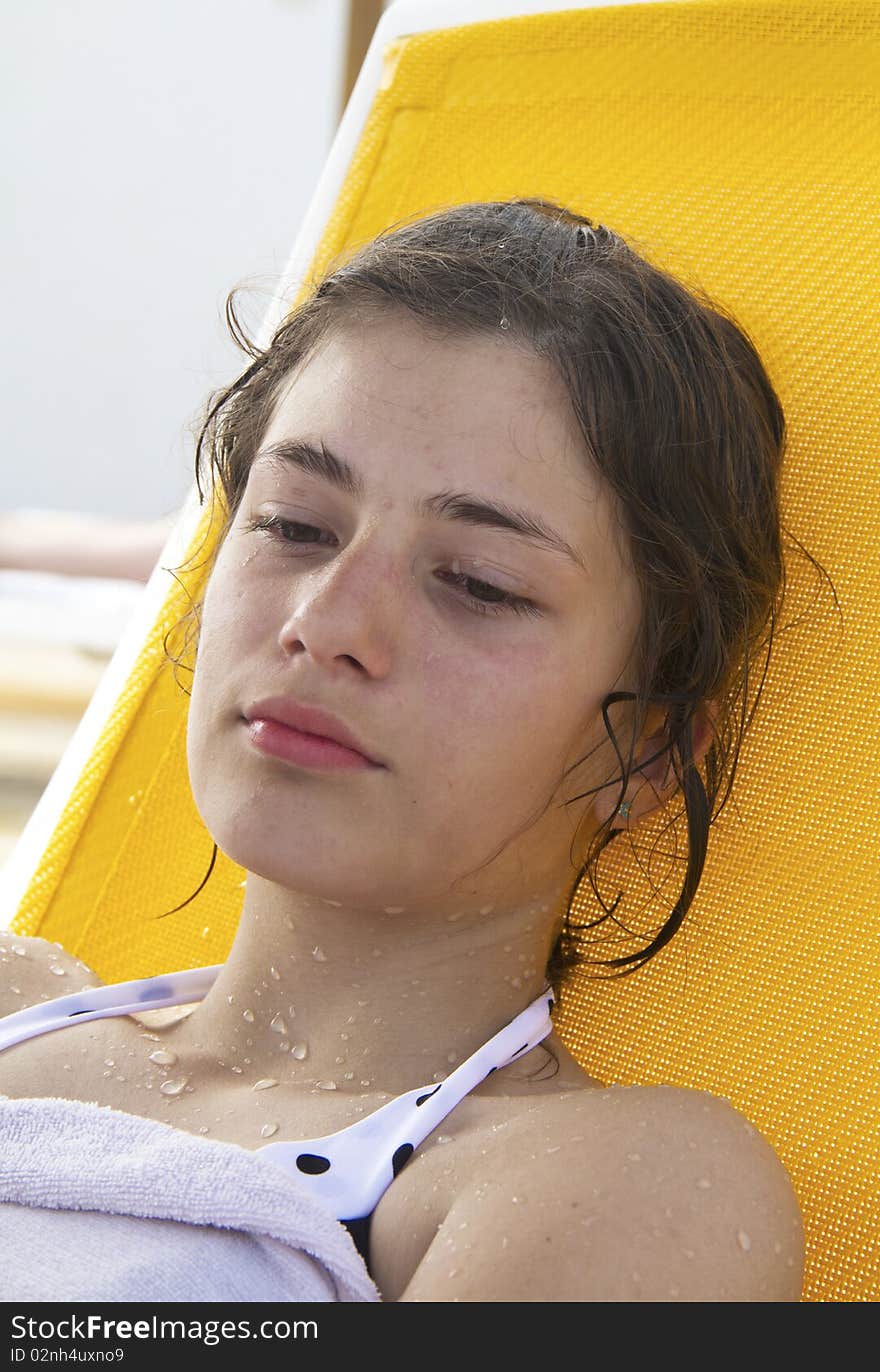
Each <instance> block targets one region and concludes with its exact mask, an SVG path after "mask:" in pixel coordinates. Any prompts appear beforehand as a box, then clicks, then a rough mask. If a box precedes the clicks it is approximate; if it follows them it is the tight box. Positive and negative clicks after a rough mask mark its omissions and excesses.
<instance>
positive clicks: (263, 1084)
mask: <svg viewBox="0 0 880 1372" xmlns="http://www.w3.org/2000/svg"><path fill="white" fill-rule="evenodd" d="M277 1085H278V1082H277V1080H276V1078H275V1077H260V1080H259V1081H255V1082H254V1084H253V1087H252V1089H253V1090H254V1091H267V1090H268V1089H269V1087H270V1086H277Z"/></svg>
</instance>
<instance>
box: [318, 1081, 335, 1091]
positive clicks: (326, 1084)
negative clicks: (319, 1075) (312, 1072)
mask: <svg viewBox="0 0 880 1372" xmlns="http://www.w3.org/2000/svg"><path fill="white" fill-rule="evenodd" d="M315 1085H316V1086H319V1087H320V1088H321V1090H322V1091H335V1090H336V1082H335V1081H316V1082H315Z"/></svg>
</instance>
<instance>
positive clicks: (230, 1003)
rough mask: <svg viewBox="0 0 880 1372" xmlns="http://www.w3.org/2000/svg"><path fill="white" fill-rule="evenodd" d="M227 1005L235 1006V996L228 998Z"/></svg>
mask: <svg viewBox="0 0 880 1372" xmlns="http://www.w3.org/2000/svg"><path fill="white" fill-rule="evenodd" d="M226 1004H227V1005H234V1004H235V996H227V997H226Z"/></svg>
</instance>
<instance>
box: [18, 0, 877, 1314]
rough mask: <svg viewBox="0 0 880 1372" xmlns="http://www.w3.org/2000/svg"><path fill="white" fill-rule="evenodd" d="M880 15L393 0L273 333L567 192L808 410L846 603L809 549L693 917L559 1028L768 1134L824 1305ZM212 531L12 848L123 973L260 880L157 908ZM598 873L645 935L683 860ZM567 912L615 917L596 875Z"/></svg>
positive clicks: (805, 424)
mask: <svg viewBox="0 0 880 1372" xmlns="http://www.w3.org/2000/svg"><path fill="white" fill-rule="evenodd" d="M530 11H532V12H530ZM450 24H452V25H454V26H453V27H449V25H450ZM878 28H880V10H878V4H877V2H876V0H682V2H681V3H668V2H667V0H655V2H654V3H642V4H630V3H626V4H617V5H612V6H605V5H603V4H594V5H579V6H572V5H566V4H565V3H557V4H556V5H555V6H554V7H553V9H552V12H540V10H539V7H538V6H537V5H535V4H528V3H519V4H514V3H511V2H510V0H508V3H507V4H503V3H501V2H500V0H498V2H497V3H495V4H490V3H485V0H484V2H483V3H479V0H468V2H467V4H466V5H464V4H460V3H457V0H444V3H442V4H438V3H433V4H432V3H416V2H415V0H413V2H411V3H397V4H395V5H393V6H392V7H391V8H390V9H389V10H387V11H386V13H385V14H384V16H383V18H382V20H381V22H380V24H379V27H378V29H377V31H376V35H375V37H374V40H373V43H372V45H371V47H370V50H369V53H368V55H367V58H366V61H365V63H364V67H363V69H362V72H361V75H360V77H359V79H358V82H357V85H356V87H355V90H354V92H353V94H352V98H351V100H350V102H349V105H348V107H347V110H346V113H345V116H344V118H343V121H342V124H341V125H340V129H339V132H338V135H337V138H336V141H335V143H334V147H333V149H332V152H331V155H330V157H329V159H328V162H327V166H326V169H325V173H324V175H323V177H322V180H321V182H320V184H319V186H318V189H317V191H316V194H315V197H314V200H313V202H312V205H311V208H310V210H309V214H308V216H307V219H306V222H305V224H304V226H303V228H302V232H301V233H300V235H299V237H298V239H297V243H296V247H295V250H294V255H293V259H292V261H291V264H290V269H289V273H288V276H287V278H286V285H285V289H284V290H283V291H282V292H281V293H280V294H279V298H278V300H277V301H276V302H275V304H274V306H273V309H272V311H271V312H270V316H269V318H268V319H267V321H266V324H265V327H264V331H263V341H267V340H268V338H269V337H270V335H271V331H272V329H273V328H274V326H275V325H276V324H277V323H278V322H279V321H280V319H281V318H282V316H283V314H284V313H285V312H286V310H287V309H288V308H289V307H290V305H291V304H292V303H294V301H295V300H296V299H299V298H300V296H301V295H302V294H303V293H304V292H305V289H306V288H307V287H306V286H304V285H303V284H302V283H303V282H304V281H306V278H307V277H308V275H309V274H310V273H311V272H315V273H320V272H321V271H322V270H323V269H324V268H325V267H326V266H327V265H328V264H329V263H330V261H331V260H332V259H333V257H334V256H335V255H336V254H337V253H338V252H340V251H341V250H344V249H345V248H346V246H347V245H349V244H353V243H359V242H362V241H364V240H366V239H368V238H371V237H372V236H373V235H374V234H375V233H376V232H378V231H379V230H381V229H383V228H385V227H386V226H388V225H389V224H391V223H393V222H395V221H397V220H399V219H401V218H405V217H408V216H410V215H413V214H419V213H428V212H429V211H431V210H433V209H436V208H439V207H441V206H445V205H448V204H452V203H457V202H461V201H467V200H478V199H479V200H483V199H486V200H488V199H505V198H508V197H511V196H514V195H546V196H549V197H551V198H553V199H555V200H558V201H561V202H562V203H565V204H569V205H571V206H572V207H573V208H575V209H577V210H579V211H580V212H582V213H586V214H588V215H590V216H591V217H592V218H594V220H596V221H599V222H602V223H606V224H608V225H610V226H611V227H613V228H616V229H617V230H619V231H620V232H622V233H623V234H624V235H625V236H628V237H631V238H632V239H633V241H634V243H638V244H642V245H644V249H643V250H648V249H650V253H649V255H650V256H652V258H653V260H655V261H656V262H657V264H658V265H662V266H664V267H666V268H668V269H669V270H671V271H673V272H674V273H676V274H677V275H680V276H681V277H682V279H683V280H685V281H690V282H692V283H697V282H699V283H700V284H702V285H703V286H705V288H706V289H707V291H708V292H709V294H710V296H713V297H715V298H716V299H718V300H719V301H720V302H723V303H725V304H727V305H728V306H730V307H731V308H732V310H733V312H734V313H735V315H736V317H737V318H738V319H739V320H740V321H741V322H742V323H743V324H744V325H745V326H746V327H747V329H748V330H749V332H750V334H751V336H752V337H753V339H754V340H755V342H756V344H757V346H758V349H759V352H760V353H761V355H762V357H763V359H764V361H765V364H766V365H767V368H768V371H769V372H770V375H771V378H772V380H773V382H774V385H775V387H776V389H777V391H778V393H779V395H780V398H781V400H782V403H783V406H784V409H785V412H786V416H787V420H788V425H789V435H790V436H789V446H788V450H787V454H786V458H785V463H784V469H783V482H782V488H783V490H782V494H783V513H784V518H785V524H786V529H787V530H790V531H791V532H793V533H794V534H795V535H796V536H797V537H798V538H799V539H801V540H803V542H804V543H805V545H806V547H807V548H808V549H809V550H810V551H811V552H812V553H813V555H814V556H815V557H816V558H817V559H818V560H819V562H820V563H821V565H822V566H823V567H824V568H826V569H827V570H828V572H829V573H830V575H831V578H832V580H833V583H834V587H835V588H836V591H837V594H838V596H839V601H840V604H839V606H838V605H836V604H835V600H834V595H833V593H832V591H831V590H830V589H829V586H828V583H827V581H824V580H823V579H821V578H820V577H819V576H818V574H817V572H816V570H815V568H814V567H813V566H812V565H811V563H810V562H809V561H808V560H807V559H806V558H804V557H803V555H794V554H791V555H789V561H788V582H789V588H788V598H787V602H786V613H785V615H784V617H783V627H784V632H783V631H780V630H778V631H777V639H776V644H775V647H774V651H773V654H772V658H771V662H770V666H769V672H768V675H767V679H766V681H765V684H764V693H763V697H762V700H761V704H760V707H759V710H758V714H757V715H756V717H755V723H754V726H753V728H752V730H751V732H750V733H749V734H748V735H747V737H746V743H745V745H744V747H743V751H742V754H741V756H740V762H739V767H738V769H737V776H736V781H735V783H734V788H733V792H732V796H731V800H730V802H729V803H728V804H727V805H726V807H725V809H724V812H723V813H722V814H721V815H720V816H719V818H718V821H717V823H716V824H714V825H713V827H712V830H711V833H710V841H709V853H708V858H707V862H706V866H705V870H704V873H703V877H702V883H701V886H700V889H699V892H698V894H697V897H696V900H695V903H694V905H693V906H692V909H691V911H690V913H689V914H688V916H687V919H686V921H685V924H684V927H683V928H682V930H681V931H680V932H679V933H678V934H677V935H676V937H675V938H674V939H673V941H672V943H671V944H670V945H669V946H668V947H667V948H666V949H664V951H663V952H662V953H661V954H660V955H659V956H657V957H656V958H655V959H654V960H653V961H651V962H649V963H648V964H647V966H646V967H645V968H644V969H643V970H641V971H639V972H637V973H636V974H635V975H634V976H630V977H624V978H622V979H620V980H616V981H611V980H594V979H590V978H588V977H587V976H582V977H580V979H579V980H578V982H577V984H576V986H575V987H574V988H573V989H571V990H570V991H568V992H567V993H566V994H565V995H564V996H563V1000H562V1004H561V1007H560V1010H559V1012H558V1016H557V1023H558V1026H559V1028H560V1031H561V1032H562V1034H563V1036H564V1037H565V1038H566V1040H567V1042H568V1044H569V1046H570V1048H571V1050H572V1051H573V1052H574V1053H575V1054H576V1056H577V1057H578V1058H579V1060H580V1061H581V1062H582V1063H583V1065H584V1067H585V1068H586V1070H587V1071H588V1072H589V1073H590V1074H592V1075H594V1076H596V1077H598V1078H600V1079H601V1080H602V1081H604V1082H606V1083H609V1084H610V1083H612V1082H619V1083H626V1084H628V1083H633V1082H642V1083H646V1084H649V1083H663V1082H665V1083H669V1084H674V1085H679V1086H686V1087H695V1088H699V1089H707V1090H710V1091H713V1092H715V1093H716V1094H718V1095H722V1096H726V1097H728V1098H729V1099H730V1100H731V1101H732V1102H733V1104H734V1105H735V1106H736V1107H737V1108H738V1109H740V1110H741V1111H742V1112H743V1113H744V1114H745V1115H746V1116H748V1117H749V1118H750V1119H751V1120H752V1121H754V1123H755V1124H756V1125H757V1127H758V1128H759V1129H760V1130H761V1131H762V1132H763V1133H764V1134H765V1135H766V1137H767V1138H769V1139H770V1141H771V1142H772V1143H773V1145H774V1147H775V1148H776V1150H777V1152H778V1153H779V1155H780V1157H781V1158H782V1160H783V1162H784V1163H785V1166H786V1167H787V1169H788V1171H789V1174H790V1176H791V1178H792V1181H793V1183H794V1186H795V1188H796V1190H797V1193H798V1196H799V1198H800V1203H801V1206H802V1210H803V1213H804V1219H805V1226H806V1234H807V1265H806V1274H805V1282H804V1289H803V1298H804V1299H805V1300H811V1301H869V1300H876V1299H877V1298H878V1296H880V1205H878V1193H880V1185H878V1175H880V1167H878V1162H880V1142H878V1141H880V1071H878V1059H880V909H878V905H880V902H878V895H880V873H878V861H877V856H876V854H877V848H878V844H877V840H876V816H877V803H876V802H877V799H878V789H877V783H876V779H875V771H874V760H875V757H876V755H877V743H878V732H880V731H878V725H877V715H878V711H877V705H876V700H877V688H876V682H877V680H878V678H880V625H878V608H880V600H878V585H880V577H878V561H880V556H878V539H877V534H876V527H877V523H878V517H880V489H878V487H880V461H878V453H880V441H878V440H880V434H878V396H880V387H878V384H877V382H878V375H877V372H878V368H877V356H878V332H877V322H878V281H877V262H878V260H880V243H878V223H880V217H878V215H877V188H878V159H877V147H878V141H877V132H878V129H877V124H878V120H877V112H878V108H877V107H878V89H877V71H878V70H880V52H878V48H880V35H878ZM297 292H299V293H298V294H297ZM148 307H149V306H148V304H147V305H146V308H148ZM243 365H244V362H243V363H242V366H243ZM217 527H219V512H218V514H217V517H216V521H212V519H211V515H210V511H209V509H208V507H207V506H206V507H205V508H201V507H200V505H199V501H198V497H197V495H196V492H195V491H193V493H192V496H191V497H190V500H189V501H188V503H187V506H186V508H185V509H184V511H183V513H182V515H181V518H180V520H179V522H178V524H177V526H176V528H175V530H174V532H173V533H172V535H171V537H170V538H169V541H168V544H167V545H166V548H165V551H164V554H163V556H162V558H161V559H160V567H159V568H157V570H156V571H155V572H154V574H153V577H152V579H151V581H150V582H149V584H148V586H147V587H146V589H145V591H144V595H143V599H142V601H141V603H140V606H139V609H138V612H137V614H136V616H135V619H134V621H133V622H132V624H131V626H130V629H129V631H128V632H127V634H126V635H125V637H124V638H123V641H122V642H121V643H120V646H119V648H118V650H117V652H116V654H115V656H114V658H113V660H112V661H111V663H110V665H109V667H108V669H107V671H106V673H105V675H104V677H103V678H102V680H101V683H100V685H99V687H98V690H97V691H96V693H95V696H94V697H93V699H92V701H91V703H90V705H89V708H88V710H87V711H86V714H85V716H84V718H83V720H82V723H81V725H80V728H79V729H78V731H77V733H76V735H75V736H74V738H73V740H72V742H71V744H70V746H69V747H68V749H67V751H66V753H65V755H64V757H63V758H62V761H61V763H60V764H59V767H58V769H57V771H56V772H55V775H54V776H53V778H52V781H51V782H50V785H49V786H48V788H47V790H46V792H45V794H44V795H43V798H42V800H41V802H40V804H39V805H38V806H37V809H36V810H35V812H34V814H33V816H32V819H31V821H30V823H29V825H28V827H27V828H26V830H25V832H24V834H23V835H22V837H21V840H20V842H19V844H18V846H17V848H16V850H15V852H14V854H13V857H12V859H11V861H10V864H9V869H8V874H7V877H8V880H7V887H8V891H9V896H8V900H9V903H8V905H7V909H11V910H13V911H14V912H15V913H14V918H13V920H12V923H13V927H14V929H16V930H17V931H18V932H20V933H25V934H32V935H41V936H43V937H44V938H47V939H52V940H57V941H59V942H60V943H62V944H63V945H64V946H65V947H66V948H68V949H70V950H71V951H72V952H73V953H75V954H77V955H78V956H80V957H81V958H83V959H84V960H85V961H86V962H87V963H88V964H90V965H91V966H92V967H94V968H95V970H96V971H97V972H98V973H99V975H100V976H101V977H102V978H104V980H105V981H116V980H123V979H126V978H131V977H141V976H149V975H152V974H155V973H158V972H161V971H165V970H169V969H172V968H173V969H177V968H184V967H197V966H202V965H206V964H210V963H216V962H220V961H222V960H223V959H224V958H225V956H226V954H227V952H228V950H229V947H230V945H231V942H232V939H233V934H234V930H235V926H236V920H237V917H238V913H239V910H240V903H241V894H242V893H241V881H242V877H243V872H242V871H241V869H239V868H238V867H236V866H235V865H234V864H232V863H231V862H229V861H228V860H227V859H226V858H225V857H224V856H223V854H220V855H219V856H218V860H217V862H216V865H215V866H214V869H213V871H212V872H211V874H210V878H209V880H208V881H207V882H206V883H205V885H204V886H203V887H202V889H201V890H200V891H199V893H198V895H197V896H196V897H195V899H193V900H191V901H190V902H189V903H187V904H185V905H183V908H181V909H180V910H179V911H178V912H177V913H176V914H173V915H169V916H168V917H167V918H158V916H160V915H163V914H164V913H165V912H166V911H168V910H170V909H171V908H172V907H175V906H178V905H180V904H181V902H184V901H186V899H187V897H189V896H190V895H191V894H192V893H193V892H194V891H195V890H196V888H197V887H199V886H200V883H201V882H202V880H203V878H204V876H205V873H206V868H207V866H208V863H209V860H210V857H211V853H212V840H211V838H210V837H209V835H208V833H207V831H206V830H205V829H204V827H203V825H202V823H201V821H200V818H199V816H198V814H197V812H196V809H195V806H194V804H193V800H192V797H191V794H190V789H189V783H188V774H187V763H186V753H185V729H186V716H187V705H188V695H187V694H186V690H185V689H184V688H188V682H189V680H190V677H189V675H188V674H187V672H186V670H185V667H184V666H183V665H181V667H179V668H178V669H173V668H172V666H171V663H170V661H169V659H168V657H167V656H166V653H165V649H164V646H163V639H164V636H165V634H166V632H167V631H168V630H170V629H172V628H173V627H174V626H175V624H177V622H178V621H179V620H180V619H181V617H182V616H183V615H184V613H185V611H186V610H187V608H188V604H189V601H188V594H189V595H192V596H193V597H194V598H195V599H198V597H199V594H200V587H201V584H202V582H201V577H202V576H203V571H200V570H199V568H198V567H196V568H195V569H194V570H193V571H192V572H191V573H189V574H184V573H183V572H180V573H179V575H180V580H178V579H177V578H176V577H175V576H173V575H171V574H170V573H169V571H167V570H164V568H172V567H173V568H179V567H180V564H181V563H183V562H184V561H185V560H186V557H187V555H188V554H189V553H191V552H196V551H198V550H199V549H200V548H202V544H203V540H205V539H207V542H205V544H204V547H203V548H202V557H200V558H198V559H196V562H197V563H198V562H201V563H202V566H203V565H204V556H205V555H207V553H208V552H209V551H210V548H211V546H212V539H213V538H214V536H215V532H216V529H217ZM872 567H873V569H874V570H873V572H872V570H871V569H872ZM872 587H873V590H872V589H871V588H872ZM187 593H188V594H187ZM169 646H170V647H171V648H172V650H173V648H174V644H173V642H172V644H170V645H169ZM179 646H180V645H178V647H179ZM186 660H189V661H191V659H186ZM178 683H180V684H178ZM872 683H874V684H873V685H872ZM871 700H874V702H875V703H874V705H871ZM640 837H641V836H640ZM650 846H651V845H650V835H646V836H645V842H644V843H643V844H641V843H640V851H641V852H643V853H645V854H647V853H648V852H649V851H650ZM661 846H663V845H661ZM666 846H668V845H666ZM615 849H617V850H618V851H617V852H615V851H614V850H615ZM606 858H607V861H606ZM603 862H605V863H606V866H605V872H606V874H607V875H606V878H605V880H606V881H607V887H605V888H604V889H605V890H606V891H608V892H611V893H614V892H616V891H617V890H619V889H623V890H625V891H626V892H627V897H626V908H627V910H628V911H630V912H633V911H638V910H639V909H640V908H641V905H642V904H644V921H643V924H644V927H647V926H648V925H650V924H651V923H652V922H657V920H658V919H659V912H662V911H663V910H668V908H669V905H670V896H671V900H672V901H674V899H675V897H676V896H677V894H678V889H679V887H680V883H681V875H680V874H681V872H682V871H683V868H681V866H680V865H679V864H676V863H674V862H672V861H670V862H669V865H668V868H667V870H666V872H665V873H662V872H659V871H658V870H657V869H656V867H654V868H652V869H651V871H650V873H649V875H650V878H651V880H652V881H653V882H654V883H655V885H659V886H660V889H661V900H660V903H659V905H657V904H655V905H654V906H653V907H652V906H651V905H650V904H648V903H647V902H648V898H649V897H650V895H651V886H650V883H649V882H648V881H647V880H646V877H645V873H644V872H642V873H640V872H639V870H638V864H637V862H636V861H635V858H634V855H633V853H632V851H631V849H630V848H629V847H628V845H627V844H626V843H620V842H618V843H616V844H614V845H612V849H609V850H608V854H607V855H606V856H605V857H603ZM664 876H665V880H662V881H661V878H663V877H664ZM575 913H576V915H577V916H578V917H579V918H588V917H590V916H591V915H592V916H595V914H596V913H597V910H596V905H595V898H594V897H593V895H592V893H591V891H590V888H589V884H588V883H586V882H585V883H583V885H582V888H581V893H580V896H579V900H578V903H577V905H576V907H575ZM614 953H615V949H614V948H613V947H610V946H606V947H604V948H601V949H598V950H597V953H596V955H597V956H601V957H611V956H614ZM733 1241H735V1240H734V1239H732V1242H733Z"/></svg>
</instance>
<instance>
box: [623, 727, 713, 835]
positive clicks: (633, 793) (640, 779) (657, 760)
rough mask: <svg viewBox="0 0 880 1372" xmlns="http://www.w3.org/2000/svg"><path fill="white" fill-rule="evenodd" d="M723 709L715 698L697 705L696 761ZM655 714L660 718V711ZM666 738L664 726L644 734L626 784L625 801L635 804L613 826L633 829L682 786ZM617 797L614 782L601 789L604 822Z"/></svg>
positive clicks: (694, 735) (711, 736) (694, 740)
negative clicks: (612, 784) (625, 816)
mask: <svg viewBox="0 0 880 1372" xmlns="http://www.w3.org/2000/svg"><path fill="white" fill-rule="evenodd" d="M720 712H721V706H720V704H719V703H718V702H717V701H711V700H710V701H704V702H703V703H702V704H701V705H700V706H699V707H698V709H697V713H696V715H695V717H694V723H693V746H694V762H695V763H699V762H700V761H701V760H702V758H703V757H704V755H705V753H706V750H707V749H708V747H709V744H710V743H711V742H712V738H713V726H714V724H715V722H716V720H717V719H718V716H719V714H720ZM650 717H651V716H649V718H650ZM653 718H655V719H656V715H654V716H653ZM649 727H650V726H649ZM666 742H667V737H666V733H665V731H664V730H663V729H662V728H661V729H658V730H657V731H656V732H654V733H651V734H647V733H645V734H644V735H643V737H642V741H641V744H640V746H639V748H638V749H637V750H636V759H635V763H634V766H633V771H632V775H631V777H630V782H629V785H628V786H627V788H626V795H625V796H624V797H623V801H624V803H625V802H626V801H631V802H632V807H631V809H630V811H629V816H628V818H626V819H624V817H623V815H621V814H620V813H619V811H618V812H617V813H616V814H615V816H614V822H613V828H615V829H627V828H629V829H632V828H633V827H634V826H635V825H636V824H638V823H639V822H640V820H643V819H646V818H647V817H648V816H649V815H652V814H654V812H655V811H656V810H658V809H659V808H660V807H661V806H662V805H665V804H667V803H668V801H670V800H671V799H672V797H673V796H674V795H675V793H676V791H677V790H678V789H679V787H678V780H677V778H676V775H675V771H674V768H673V766H672V757H671V756H670V753H669V751H668V749H667V750H666V751H661V750H662V749H663V747H664V744H665V743H666ZM655 754H657V756H655ZM616 799H617V792H616V791H615V788H614V787H613V786H609V787H607V788H605V789H604V790H602V791H600V792H599V795H598V797H597V800H596V810H597V813H598V815H599V818H600V821H601V822H602V823H604V822H605V820H606V818H607V817H608V815H609V814H610V813H611V811H612V807H613V806H614V803H615V800H616Z"/></svg>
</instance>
